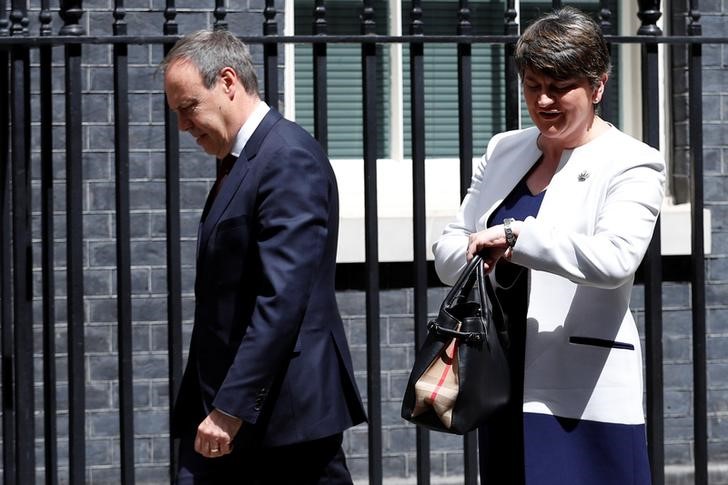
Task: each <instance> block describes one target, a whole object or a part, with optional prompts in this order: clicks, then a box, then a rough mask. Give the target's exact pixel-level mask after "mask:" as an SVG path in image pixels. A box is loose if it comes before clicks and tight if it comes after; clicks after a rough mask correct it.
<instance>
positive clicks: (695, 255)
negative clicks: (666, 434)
mask: <svg viewBox="0 0 728 485" xmlns="http://www.w3.org/2000/svg"><path fill="white" fill-rule="evenodd" d="M699 22H700V12H699V10H698V0H692V1H691V2H690V23H689V24H688V35H690V36H700V35H702V27H701V25H700V23H699ZM689 49H690V58H689V61H688V62H689V74H688V76H689V77H688V82H689V98H688V99H689V100H690V110H689V111H690V155H691V158H692V163H691V164H690V210H691V218H692V221H691V222H692V224H691V228H692V236H691V248H692V251H691V255H690V290H691V297H692V308H693V433H694V440H695V451H694V453H695V483H696V485H707V483H708V406H707V395H708V389H707V387H708V385H707V369H706V365H707V364H706V348H705V347H706V334H705V241H704V240H703V229H704V221H703V98H702V86H703V71H702V69H703V46H702V44H699V43H694V44H691V45H690V47H689Z"/></svg>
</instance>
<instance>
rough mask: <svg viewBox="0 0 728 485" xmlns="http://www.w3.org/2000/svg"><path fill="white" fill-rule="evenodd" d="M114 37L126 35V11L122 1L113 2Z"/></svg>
mask: <svg viewBox="0 0 728 485" xmlns="http://www.w3.org/2000/svg"><path fill="white" fill-rule="evenodd" d="M113 17H114V25H113V29H114V35H126V20H125V17H126V10H125V9H124V0H116V1H115V2H114V13H113Z"/></svg>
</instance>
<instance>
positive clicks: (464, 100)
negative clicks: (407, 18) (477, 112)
mask: <svg viewBox="0 0 728 485" xmlns="http://www.w3.org/2000/svg"><path fill="white" fill-rule="evenodd" d="M457 32H458V35H462V36H464V37H467V36H469V35H471V34H472V33H473V26H472V24H471V23H470V7H469V6H468V0H460V9H459V10H458V30H457ZM472 53H473V46H472V44H470V43H469V42H467V43H465V42H463V43H460V44H458V134H459V139H460V144H459V145H460V149H459V151H460V199H461V200H462V199H463V198H464V197H465V194H466V193H467V191H468V188H469V187H470V179H471V178H472V177H473V56H472ZM466 442H467V439H466ZM466 463H467V461H466Z"/></svg>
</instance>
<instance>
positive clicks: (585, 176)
mask: <svg viewBox="0 0 728 485" xmlns="http://www.w3.org/2000/svg"><path fill="white" fill-rule="evenodd" d="M577 178H578V179H579V182H583V181H585V180H586V179H588V178H589V172H587V171H586V170H584V171H583V172H581V173H580V174H579V176H578V177H577Z"/></svg>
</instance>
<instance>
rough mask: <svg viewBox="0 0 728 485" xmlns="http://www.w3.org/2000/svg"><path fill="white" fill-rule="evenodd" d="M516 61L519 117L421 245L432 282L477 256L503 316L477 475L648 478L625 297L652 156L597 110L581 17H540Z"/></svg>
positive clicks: (570, 481)
mask: <svg viewBox="0 0 728 485" xmlns="http://www.w3.org/2000/svg"><path fill="white" fill-rule="evenodd" d="M516 62H517V64H518V66H519V70H520V74H521V79H522V83H523V91H524V98H525V103H526V105H527V107H528V111H529V114H530V116H531V119H532V120H533V123H534V125H535V126H534V127H532V128H528V129H524V130H518V131H512V132H507V133H501V134H498V135H496V136H494V137H493V138H492V139H491V141H490V143H489V144H488V147H487V151H486V153H485V155H484V156H483V160H482V162H481V164H480V165H479V167H478V168H477V170H476V172H475V174H474V175H473V179H472V184H471V186H470V189H469V191H468V194H467V195H466V197H465V199H464V201H463V203H462V206H461V207H460V210H459V212H458V216H457V219H456V220H455V221H454V222H453V223H451V224H449V225H448V226H447V228H446V229H445V231H444V233H443V235H442V237H441V238H440V239H439V240H438V241H437V242H436V243H435V245H434V248H433V250H434V254H435V267H436V269H437V272H438V275H439V276H440V278H441V279H442V280H443V281H444V282H446V283H448V284H452V283H454V281H455V279H456V278H457V275H458V273H459V272H460V271H461V270H462V268H463V267H464V266H465V265H466V263H467V261H469V260H470V259H471V258H472V256H473V254H476V253H478V254H481V255H482V256H483V258H484V261H485V263H484V264H485V266H486V270H487V271H489V277H490V278H491V281H492V282H493V283H494V284H495V286H496V288H497V290H496V291H497V294H498V297H499V299H500V300H501V304H502V305H503V308H504V311H505V312H506V313H507V314H508V317H509V322H510V331H511V340H512V343H511V347H510V355H509V359H510V361H511V369H512V373H513V377H512V379H513V389H514V391H513V398H512V400H511V403H510V404H509V406H508V407H507V408H506V409H504V410H503V411H502V413H501V415H499V416H496V417H494V418H493V419H492V420H491V421H490V422H489V423H488V424H486V425H485V426H483V427H482V428H481V429H480V465H481V481H482V483H484V484H487V485H491V484H495V485H519V484H528V485H534V484H537V485H544V484H554V485H556V484H558V485H601V484H618V485H629V484H634V485H645V484H649V483H650V472H649V464H648V461H647V447H646V440H645V428H644V414H643V407H642V394H643V383H642V355H641V350H640V340H639V335H638V333H637V329H636V326H635V322H634V319H633V317H632V314H631V313H630V310H629V302H630V295H631V290H632V285H633V281H634V274H635V271H636V270H637V268H638V266H639V264H640V262H641V260H642V258H643V256H644V254H645V252H646V250H647V246H648V244H649V242H650V240H651V238H652V233H653V229H654V226H655V223H656V221H657V217H658V214H659V210H660V206H661V204H662V198H663V190H664V189H663V186H664V162H663V160H662V158H661V156H660V154H659V153H658V152H657V151H656V150H654V149H652V148H650V147H648V146H647V145H645V144H644V143H642V142H640V141H637V140H635V139H633V138H631V137H629V136H627V135H625V134H623V133H622V132H620V131H619V130H618V129H617V128H615V127H614V126H612V125H611V124H609V123H607V122H605V121H604V120H602V119H601V118H600V117H599V116H598V113H597V107H598V104H599V102H600V101H601V98H602V94H603V92H604V86H605V83H606V82H607V78H608V75H609V71H610V67H611V64H610V60H609V52H608V50H607V47H606V44H605V42H604V39H603V37H602V35H601V32H600V30H599V27H598V26H597V25H596V23H595V22H594V21H593V20H591V19H590V18H589V17H587V16H586V15H585V14H583V13H582V12H580V11H578V10H576V9H573V8H568V7H567V8H563V9H560V10H558V11H555V12H553V13H550V14H547V15H545V16H544V17H541V18H540V19H539V20H537V21H536V22H535V23H534V24H532V25H531V26H530V27H529V28H528V29H526V31H525V32H524V33H523V35H522V37H521V38H520V40H519V41H518V44H517V46H516Z"/></svg>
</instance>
